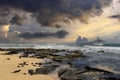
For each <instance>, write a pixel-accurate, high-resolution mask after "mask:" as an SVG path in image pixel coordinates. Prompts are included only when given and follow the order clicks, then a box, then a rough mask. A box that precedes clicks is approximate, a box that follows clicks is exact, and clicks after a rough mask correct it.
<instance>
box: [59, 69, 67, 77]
mask: <svg viewBox="0 0 120 80" xmlns="http://www.w3.org/2000/svg"><path fill="white" fill-rule="evenodd" d="M67 70H68V69H66V68H65V69H60V70H59V71H58V76H59V77H60V76H62V75H63V74H64V73H65V72H66V71H67Z"/></svg>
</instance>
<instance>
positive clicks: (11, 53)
mask: <svg viewBox="0 0 120 80" xmlns="http://www.w3.org/2000/svg"><path fill="white" fill-rule="evenodd" d="M13 54H17V52H16V51H10V52H8V53H6V55H13Z"/></svg>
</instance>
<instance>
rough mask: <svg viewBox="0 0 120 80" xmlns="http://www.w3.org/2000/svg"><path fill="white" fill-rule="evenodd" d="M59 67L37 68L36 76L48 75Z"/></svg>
mask: <svg viewBox="0 0 120 80" xmlns="http://www.w3.org/2000/svg"><path fill="white" fill-rule="evenodd" d="M57 67H58V65H49V66H44V67H43V68H37V69H36V70H35V74H48V73H50V72H52V71H54V70H55V69H56V68H57Z"/></svg>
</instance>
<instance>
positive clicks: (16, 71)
mask: <svg viewBox="0 0 120 80" xmlns="http://www.w3.org/2000/svg"><path fill="white" fill-rule="evenodd" d="M20 71H21V69H18V70H15V71H13V72H12V73H18V72H20Z"/></svg>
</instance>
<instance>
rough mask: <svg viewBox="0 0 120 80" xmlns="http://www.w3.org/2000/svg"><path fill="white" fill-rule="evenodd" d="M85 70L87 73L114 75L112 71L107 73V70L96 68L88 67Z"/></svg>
mask: <svg viewBox="0 0 120 80" xmlns="http://www.w3.org/2000/svg"><path fill="white" fill-rule="evenodd" d="M85 69H86V70H87V71H98V72H104V73H110V74H114V73H113V72H111V71H107V70H104V69H99V68H94V67H89V66H86V67H85Z"/></svg>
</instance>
